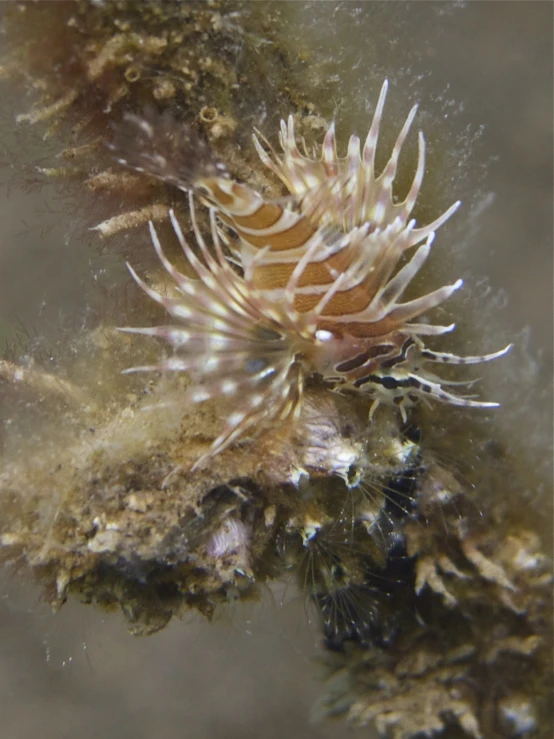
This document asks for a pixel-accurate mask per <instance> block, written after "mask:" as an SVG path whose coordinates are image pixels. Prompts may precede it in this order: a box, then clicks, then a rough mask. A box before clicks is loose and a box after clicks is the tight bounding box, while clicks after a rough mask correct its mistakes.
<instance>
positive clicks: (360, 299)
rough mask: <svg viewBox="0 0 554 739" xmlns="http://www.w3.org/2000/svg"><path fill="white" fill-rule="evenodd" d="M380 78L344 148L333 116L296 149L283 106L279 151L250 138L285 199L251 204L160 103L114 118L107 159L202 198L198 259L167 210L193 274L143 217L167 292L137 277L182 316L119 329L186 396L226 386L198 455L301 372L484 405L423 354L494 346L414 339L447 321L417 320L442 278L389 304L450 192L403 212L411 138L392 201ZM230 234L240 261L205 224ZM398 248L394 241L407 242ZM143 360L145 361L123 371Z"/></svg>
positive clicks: (281, 409) (415, 267)
mask: <svg viewBox="0 0 554 739" xmlns="http://www.w3.org/2000/svg"><path fill="white" fill-rule="evenodd" d="M386 91H387V83H386V82H385V84H384V85H383V88H382V90H381V95H380V97H379V102H378V104H377V107H376V111H375V115H374V118H373V122H372V124H371V128H370V130H369V134H368V136H367V138H366V141H365V143H364V146H363V147H360V141H359V139H358V138H357V137H356V136H352V137H351V138H350V141H349V145H348V153H347V155H346V157H345V158H340V157H338V156H337V153H336V144H335V135H334V127H333V126H331V127H330V128H329V130H328V131H327V133H326V135H325V138H324V142H323V147H322V156H321V159H320V160H314V159H311V158H309V157H308V156H304V155H302V154H301V153H300V151H299V150H298V148H297V145H296V139H295V134H294V122H293V119H292V116H291V117H290V118H289V120H288V123H287V124H285V123H284V122H282V125H281V146H282V149H283V154H282V156H278V155H277V154H276V153H275V152H274V151H273V150H272V149H271V147H270V146H269V144H267V142H266V144H267V146H268V147H269V151H270V153H269V154H268V153H267V151H266V149H264V148H263V147H262V145H261V144H260V141H259V139H258V138H257V137H256V136H255V137H254V142H255V146H256V148H257V150H258V153H259V155H260V157H261V159H262V162H263V163H264V164H265V165H266V166H267V167H268V168H269V169H270V170H271V171H272V172H273V173H274V174H275V175H277V176H278V177H279V178H280V179H281V180H282V182H283V183H284V184H285V185H286V187H287V188H288V190H289V192H290V194H291V196H292V198H289V199H288V202H287V203H286V204H283V202H281V201H267V200H265V199H264V198H263V197H262V196H261V195H260V194H259V193H258V192H256V191H255V190H254V189H252V188H251V187H249V186H248V185H245V184H240V183H237V182H234V181H233V180H232V179H231V178H230V176H229V174H228V172H227V170H226V168H225V166H224V165H223V164H222V163H221V162H218V161H217V160H215V159H214V157H213V156H212V155H211V152H210V151H209V149H208V147H207V145H206V144H204V143H203V142H201V141H199V140H198V139H197V138H196V137H195V135H194V134H193V133H192V132H191V131H190V130H189V129H188V128H186V127H177V126H176V124H175V123H174V122H173V121H172V119H171V118H169V117H168V116H167V115H164V116H157V115H155V114H152V113H148V114H147V115H146V116H145V117H144V118H137V117H135V116H129V117H128V119H127V125H130V126H131V127H132V132H131V131H130V130H129V129H127V130H126V129H125V127H124V128H122V129H120V132H119V133H118V136H117V137H116V140H115V142H114V145H113V147H112V148H113V149H114V151H115V152H116V156H117V159H118V161H119V162H120V163H122V164H125V165H127V166H130V167H133V168H134V169H137V170H139V171H145V172H147V173H148V174H151V175H153V176H156V177H158V178H160V179H162V180H164V181H167V182H170V183H172V184H174V185H176V186H177V187H179V188H180V189H182V190H186V191H188V192H189V193H194V194H196V195H197V196H199V197H200V199H201V200H202V202H203V203H204V204H206V205H207V206H208V207H209V208H210V213H211V222H212V229H211V231H212V241H213V245H212V246H211V247H208V246H207V245H206V244H205V242H204V240H203V238H202V235H201V233H200V231H199V229H198V227H197V225H196V219H195V213H194V204H193V201H192V196H191V213H192V214H193V230H194V233H195V237H196V240H197V242H198V244H199V246H200V250H201V252H202V257H203V259H202V260H199V259H198V258H197V257H196V256H195V254H194V252H193V250H192V249H191V248H190V247H189V245H188V244H187V243H186V241H185V239H184V236H183V234H182V232H181V230H180V228H179V225H178V224H177V222H176V220H175V218H174V216H173V214H171V219H172V222H173V225H174V228H175V231H176V233H177V235H178V238H179V240H180V242H181V245H182V246H183V249H184V251H185V254H186V256H187V258H188V260H189V262H190V263H191V265H192V267H193V269H194V270H195V271H196V274H197V276H198V278H199V279H198V280H191V279H190V278H186V277H184V276H183V275H181V274H180V273H178V272H177V271H176V270H175V268H174V267H173V266H172V265H171V264H170V263H169V262H168V261H167V260H166V259H165V257H164V256H163V252H162V249H161V245H160V244H159V241H158V239H157V236H156V233H155V231H154V228H153V226H151V232H152V238H153V241H154V245H155V247H156V250H157V251H158V254H159V256H160V259H161V260H162V262H163V264H164V266H165V267H166V269H167V270H168V271H169V273H170V274H171V275H172V277H173V278H174V279H175V282H176V284H177V287H178V290H179V292H180V297H177V298H172V299H169V298H164V297H162V296H159V295H157V294H156V293H154V292H153V291H152V290H151V289H150V288H148V287H147V286H146V285H145V284H144V283H143V282H142V281H141V280H140V279H139V278H138V277H137V276H136V275H134V273H133V275H134V276H135V278H136V279H137V281H138V282H139V284H140V285H141V286H142V287H143V288H144V289H145V290H146V292H148V293H149V294H150V295H151V296H152V297H153V298H154V299H156V300H157V301H158V302H160V303H162V305H164V307H166V309H167V310H168V312H169V313H170V314H171V315H172V316H173V317H174V318H175V319H176V320H178V321H180V322H181V323H182V324H183V325H182V326H181V327H179V326H175V327H154V328H151V329H128V330H132V331H135V332H139V333H148V334H151V335H156V336H161V337H162V338H165V339H166V340H168V341H169V342H170V343H171V344H172V345H173V346H174V347H175V350H176V356H175V357H174V358H171V359H168V360H166V361H165V362H162V363H160V364H159V365H156V367H155V368H147V369H175V370H186V371H192V372H193V373H195V374H196V378H195V379H196V381H197V383H198V384H197V387H196V388H195V389H194V390H193V391H191V395H190V397H191V400H194V401H199V400H204V399H207V398H209V397H214V396H219V395H226V396H228V397H230V398H231V399H233V398H234V399H235V400H236V407H235V408H234V410H233V411H232V412H231V414H230V415H229V416H228V418H227V424H226V427H225V430H224V432H223V434H222V435H221V436H220V437H219V438H218V439H217V440H216V442H214V445H213V447H212V449H211V452H210V453H211V454H213V453H216V452H218V451H220V450H221V449H223V448H224V447H225V446H227V445H228V444H229V443H230V442H231V441H232V440H233V439H235V438H236V437H237V436H239V435H240V434H241V433H243V431H245V430H246V428H248V427H249V426H252V425H254V424H258V423H259V422H260V421H262V420H264V419H271V418H288V417H291V416H294V415H295V414H297V413H298V412H299V411H300V407H301V401H302V388H303V383H304V379H305V378H306V377H309V376H311V375H314V374H317V375H321V376H322V377H323V379H324V380H326V381H328V382H329V383H330V385H331V386H335V387H340V388H341V389H345V390H352V391H358V392H363V393H365V394H367V395H369V396H370V397H372V398H373V399H374V403H373V406H372V410H371V412H373V411H374V410H375V408H376V407H377V406H378V405H379V403H387V404H394V405H397V406H398V407H399V409H400V412H401V414H402V417H403V419H404V420H405V419H406V408H408V407H409V406H410V405H411V404H413V403H414V402H415V401H416V400H417V398H418V397H433V398H435V399H437V400H439V401H443V402H447V403H451V404H453V405H460V406H474V407H489V406H494V405H496V404H495V403H484V402H480V401H475V400H471V399H469V398H467V397H463V396H459V395H455V394H453V393H450V392H447V391H446V390H444V389H443V388H442V386H441V381H440V379H439V378H437V377H436V376H435V375H434V373H432V372H430V371H429V370H428V369H427V367H426V365H429V364H434V363H444V364H474V363H478V362H484V361H488V360H490V359H494V358H496V357H498V356H501V355H502V354H504V353H505V352H506V351H507V350H508V348H509V347H507V348H506V349H504V350H502V351H500V352H497V353H495V354H489V355H485V356H477V357H458V356H455V355H449V354H440V353H435V352H432V351H430V350H428V349H426V348H425V346H424V344H423V341H422V339H421V337H422V336H425V335H437V334H442V333H444V332H446V331H450V330H451V329H452V328H454V326H453V325H451V326H436V325H431V324H428V323H425V322H418V320H417V319H418V318H419V316H421V315H422V314H423V313H426V312H427V311H429V310H430V309H432V308H434V307H435V306H437V305H439V304H440V303H442V302H443V301H444V300H446V299H447V298H448V297H449V296H450V295H451V294H452V293H453V292H454V291H455V290H457V289H458V288H459V287H460V286H461V285H462V281H461V280H458V281H456V282H455V283H454V284H452V285H447V286H444V287H441V288H439V289H437V290H435V291H433V292H431V293H428V294H427V295H423V296H421V297H418V298H415V299H413V300H409V301H406V302H402V296H403V294H404V292H405V290H406V288H407V287H408V285H409V284H410V282H411V280H412V279H413V278H414V276H415V275H416V274H417V273H418V271H419V269H420V268H421V267H422V265H423V264H424V262H425V260H426V259H427V257H428V255H429V252H430V249H431V244H432V242H433V239H434V235H435V231H436V229H437V228H439V227H440V226H441V225H442V224H443V223H444V222H445V221H446V220H447V219H448V218H449V217H450V216H451V215H452V214H453V213H454V211H455V210H456V209H457V208H458V206H459V203H454V204H453V205H452V206H451V207H450V208H449V209H448V210H447V211H446V212H445V213H443V214H442V215H441V216H440V217H439V218H437V219H436V220H435V221H433V223H430V224H429V225H427V226H424V227H420V228H417V227H416V223H415V221H414V220H410V216H411V212H412V210H413V207H414V205H415V202H416V199H417V196H418V193H419V190H420V187H421V184H422V180H423V173H424V169H425V141H424V138H423V135H422V134H421V133H420V134H419V157H418V163H417V167H416V172H415V175H414V179H413V182H412V185H411V187H410V190H409V192H408V195H407V196H406V198H405V199H404V201H402V202H400V203H396V202H395V201H394V198H393V183H394V179H395V175H396V170H397V165H398V159H399V156H400V153H401V149H402V146H403V143H404V141H405V139H406V137H407V135H408V131H409V128H410V125H411V123H412V121H413V118H414V116H415V112H416V108H413V109H412V111H411V112H410V114H409V116H408V118H407V120H406V123H405V124H404V126H403V128H402V130H401V132H400V134H399V136H398V138H397V141H396V144H395V145H394V147H393V150H392V153H391V156H390V158H389V161H388V162H387V164H386V165H385V167H384V169H383V171H382V172H381V173H379V174H377V173H376V171H375V152H376V147H377V142H378V137H379V128H380V123H381V117H382V112H383V107H384V102H385V96H386ZM221 223H223V224H225V226H227V227H228V228H229V229H230V230H231V231H232V232H233V233H234V234H235V235H236V238H237V242H234V241H233V242H231V243H230V244H229V245H230V249H231V250H232V251H233V253H234V254H235V255H236V257H237V259H236V260H235V261H238V263H239V264H240V267H241V270H242V274H241V275H239V274H237V273H236V271H235V270H234V269H233V268H232V267H231V266H230V264H229V263H228V260H227V258H226V256H225V254H224V251H223V245H222V238H223V239H224V240H225V241H226V242H227V241H228V240H227V238H226V236H225V235H224V234H223V233H222V229H221V226H220V224H221ZM416 246H417V249H416V250H415V252H414V253H410V250H412V249H413V247H416ZM138 369H145V368H138Z"/></svg>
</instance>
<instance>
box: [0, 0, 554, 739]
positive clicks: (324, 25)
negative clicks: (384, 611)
mask: <svg viewBox="0 0 554 739" xmlns="http://www.w3.org/2000/svg"><path fill="white" fill-rule="evenodd" d="M271 7H272V9H275V8H277V9H278V10H280V11H281V12H282V14H283V22H290V34H289V42H290V44H291V45H298V47H299V49H300V48H301V49H302V51H309V52H310V53H313V54H314V55H315V56H316V57H325V58H326V59H328V64H327V67H326V68H325V79H322V81H321V87H323V86H327V87H328V90H329V104H328V109H327V110H325V111H324V112H325V113H326V114H328V115H329V116H331V115H333V114H335V115H336V117H337V121H338V124H339V126H340V127H344V129H345V133H350V130H351V128H352V127H354V128H356V129H357V130H358V133H360V134H363V133H364V130H365V127H366V125H367V123H366V120H367V113H366V102H367V101H368V100H373V99H374V98H375V95H376V93H377V89H378V83H379V80H380V79H382V77H383V76H388V77H389V78H390V79H391V83H392V90H393V91H394V94H393V95H392V94H391V96H390V97H391V105H392V106H393V109H394V108H395V107H397V108H398V109H400V108H401V107H403V108H405V109H406V110H407V109H408V107H409V105H410V104H411V103H412V102H413V101H414V100H415V99H419V100H421V101H422V110H423V111H426V110H427V111H432V112H428V113H427V114H425V113H424V114H423V116H422V120H421V125H422V127H423V128H424V129H425V131H426V134H427V138H428V140H429V141H430V142H432V137H433V132H434V131H439V132H440V134H441V136H444V137H445V138H446V139H450V140H451V141H452V143H453V146H454V147H455V145H456V142H457V141H460V142H462V145H460V147H459V150H460V151H461V152H465V154H464V155H466V154H467V151H468V147H467V142H468V141H470V140H471V139H472V138H473V137H474V136H475V135H476V134H479V136H478V137H477V140H476V143H475V145H474V146H473V147H470V152H471V153H470V157H469V161H464V162H462V163H460V164H459V165H457V163H456V161H455V158H451V159H449V160H448V165H449V166H450V167H451V169H452V171H451V176H450V178H449V179H448V180H446V179H445V178H444V176H443V179H442V182H443V183H444V182H446V181H448V183H449V186H450V184H451V192H445V193H444V197H445V202H446V204H448V202H450V201H452V200H455V199H457V198H458V197H461V198H462V200H464V203H465V204H466V208H467V210H466V213H468V212H470V211H471V212H473V213H474V214H477V217H474V218H467V217H466V216H464V215H463V214H462V216H460V221H459V225H453V228H454V229H457V231H456V233H457V234H458V235H459V243H460V244H461V246H460V248H459V249H458V251H457V252H456V254H455V259H456V261H457V265H459V266H460V269H461V271H462V274H463V276H464V277H465V278H466V280H467V284H468V289H469V290H470V291H471V290H474V291H475V294H481V293H483V292H485V291H486V290H488V286H490V289H491V290H492V291H494V292H497V291H502V295H503V296H505V300H504V301H502V302H503V303H504V305H503V307H501V308H499V310H498V312H497V315H496V316H494V317H493V318H490V319H489V317H484V318H483V320H485V321H488V320H491V322H492V327H491V330H490V331H488V332H486V333H489V334H493V335H494V334H495V332H496V331H500V332H501V333H502V336H503V337H505V336H510V335H512V334H513V335H518V334H519V333H520V332H521V330H522V329H523V328H525V327H527V326H528V327H530V338H529V348H530V351H531V352H532V353H533V354H535V355H536V354H541V356H542V357H543V359H542V361H543V362H544V365H545V372H544V374H543V375H542V377H543V380H541V381H544V382H545V383H547V382H549V377H550V375H551V366H552V360H551V357H552V308H551V306H552V300H551V298H552V84H553V80H552V51H553V49H552V20H553V18H552V5H550V4H548V3H541V2H537V3H535V2H526V3H523V2H521V3H512V2H490V3H489V2H481V3H466V4H464V3H435V2H430V3H411V4H409V5H408V6H406V5H404V4H403V3H359V2H348V3H335V2H328V3H307V4H306V3H302V2H299V3H294V4H292V3H291V4H279V3H272V4H271ZM321 69H322V68H321V67H320V66H318V70H319V72H318V73H319V74H322V72H321ZM312 71H313V70H312ZM298 74H299V75H306V76H307V79H308V80H310V84H313V80H311V79H310V74H311V70H310V68H301V66H300V68H299V70H298ZM437 100H438V101H439V102H437ZM19 104H20V102H19V100H17V98H14V99H12V100H11V101H9V103H8V102H5V103H3V115H2V128H3V129H4V133H3V134H2V138H1V139H0V140H1V142H2V145H3V146H7V147H8V148H10V149H13V147H14V146H17V136H14V133H13V131H12V129H11V127H12V120H11V116H12V113H13V112H14V111H17V110H18V105H19ZM22 104H23V105H26V102H25V101H24V102H23V103H22ZM437 111H439V112H440V115H439V113H438V112H437ZM283 112H285V111H283ZM433 116H434V117H433ZM37 146H38V144H37ZM53 149H55V143H52V142H49V144H48V151H52V150H53ZM44 153H45V154H46V153H47V151H45V152H44ZM33 155H34V152H25V153H24V152H22V154H21V156H22V157H23V156H28V158H29V159H30V160H32V159H33ZM432 155H433V148H432V146H431V147H430V157H432ZM9 176H10V173H9V171H8V172H5V177H4V175H1V176H0V177H1V178H0V181H2V182H4V181H6V180H8V179H9ZM475 189H478V190H479V192H480V195H479V196H478V197H477V196H476V195H475ZM53 194H54V189H53V188H51V189H50V188H46V187H42V188H41V189H39V190H38V191H37V192H34V193H30V194H25V193H22V192H21V191H20V190H17V189H13V190H12V191H11V193H10V196H9V198H8V197H7V193H6V188H4V189H3V190H0V208H1V210H2V219H1V223H0V231H1V237H0V342H2V343H3V342H4V341H12V340H14V338H16V331H17V327H18V326H20V325H23V326H24V327H25V328H26V330H27V331H29V332H35V331H36V332H37V333H38V334H46V335H47V337H48V340H47V342H46V343H48V341H55V340H56V335H57V329H56V326H57V324H58V321H59V320H60V317H63V319H64V320H66V318H67V316H77V317H80V316H83V315H85V314H86V312H87V310H88V309H89V307H90V302H91V299H92V297H91V296H92V295H93V294H94V293H95V289H94V286H93V285H92V281H93V280H94V277H95V275H98V272H99V270H102V269H106V268H107V269H108V272H110V271H111V272H110V273H113V272H114V271H115V272H117V270H119V269H120V265H119V264H118V263H117V259H116V258H115V257H113V256H110V257H105V256H104V257H101V256H99V254H98V253H97V252H96V251H95V250H94V249H91V248H90V247H89V246H88V244H87V243H86V241H83V240H82V238H81V235H80V234H79V235H77V234H76V233H75V232H74V231H73V230H72V228H71V220H72V219H71V217H69V218H68V217H67V215H65V216H64V214H63V209H64V207H65V205H64V202H63V201H59V200H57V198H56V197H53ZM447 201H448V202H447ZM436 248H437V249H440V245H437V247H436ZM103 260H104V261H103ZM451 276H452V275H451ZM453 276H454V277H457V276H458V273H456V274H455V275H453ZM482 276H486V277H487V278H488V286H487V287H485V286H484V285H483V283H481V282H480V278H481V277H482ZM492 348H496V345H495V346H494V347H492ZM549 369H550V371H549ZM514 393H518V394H521V396H522V397H523V398H525V388H524V387H523V388H521V387H515V388H514ZM2 592H3V593H5V595H4V597H3V598H2V599H1V600H0V716H1V717H2V732H3V735H4V736H6V737H10V739H12V738H13V739H27V738H28V737H32V736H34V735H35V734H38V733H40V735H41V736H42V737H44V739H50V738H52V739H54V737H55V738H56V739H59V738H60V737H66V736H67V737H70V736H72V737H73V736H76V735H78V736H79V737H81V739H86V737H91V738H92V737H98V736H102V737H114V738H115V737H117V738H118V739H122V738H123V737H127V736H129V737H133V739H142V738H144V739H146V738H147V737H153V736H155V737H156V738H157V739H165V738H166V737H167V739H169V738H170V737H171V738H172V737H204V736H206V737H212V738H214V739H217V737H226V738H228V737H234V736H237V737H238V736H240V737H242V738H243V739H244V738H245V737H252V738H254V737H256V738H257V737H268V738H271V737H275V738H277V737H282V736H284V735H287V736H290V737H296V736H297V737H303V738H306V739H309V738H310V737H313V738H314V739H315V738H316V737H321V738H322V739H323V737H339V736H343V735H344V734H345V731H346V730H345V728H344V726H343V725H342V724H340V723H339V724H328V725H325V726H316V727H312V726H310V727H308V726H307V718H308V713H309V708H310V704H311V702H312V701H313V699H314V698H315V696H316V695H317V692H318V686H317V678H316V675H317V666H316V665H315V664H313V663H312V660H313V658H314V656H315V655H316V654H317V651H318V647H317V643H318V641H319V635H318V631H317V629H316V628H310V627H309V625H306V624H305V614H304V609H303V602H302V599H301V598H298V599H296V600H295V599H293V601H292V603H289V604H288V605H286V606H284V607H283V606H281V605H280V597H279V596H278V595H277V596H276V597H275V598H274V599H273V600H272V599H271V598H270V597H269V595H268V597H267V599H266V602H264V604H263V606H259V607H255V606H252V607H249V608H246V607H242V606H240V607H237V609H235V611H234V612H233V613H232V614H231V616H229V617H227V616H225V617H222V618H221V619H219V620H218V622H217V623H216V624H212V625H209V624H205V623H202V622H200V620H199V619H195V620H194V622H193V623H174V624H172V626H171V627H170V628H168V629H166V630H165V631H163V632H162V633H160V634H158V635H156V636H154V637H152V638H149V639H134V638H132V637H130V636H127V635H126V633H125V631H124V626H123V624H122V622H121V619H120V617H119V616H118V615H112V616H102V615H100V614H99V613H98V612H96V611H94V610H93V609H92V608H90V607H85V606H78V605H75V604H74V605H70V606H66V608H65V609H64V610H63V611H62V612H61V613H60V614H58V615H56V616H51V615H50V614H49V613H48V612H47V609H46V608H45V607H43V606H42V605H41V604H40V601H39V594H38V591H35V590H34V589H33V588H32V587H30V586H21V584H20V583H17V582H16V581H13V580H12V581H11V582H7V583H6V584H5V585H4V583H3V587H2ZM207 704H209V708H207V707H206V705H207Z"/></svg>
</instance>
